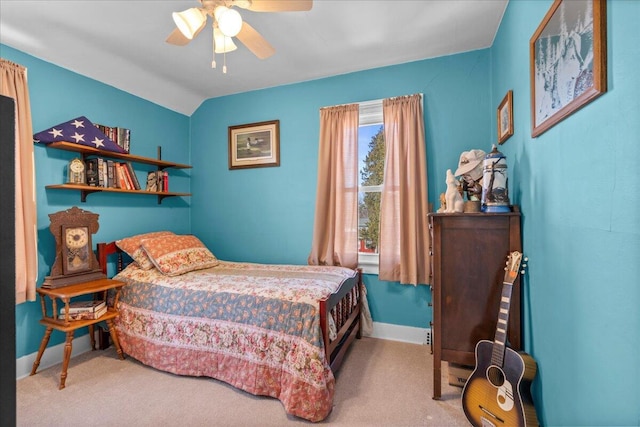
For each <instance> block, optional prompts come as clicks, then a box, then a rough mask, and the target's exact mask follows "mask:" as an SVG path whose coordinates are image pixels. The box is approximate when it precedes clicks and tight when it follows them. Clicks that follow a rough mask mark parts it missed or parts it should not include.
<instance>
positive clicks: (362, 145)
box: [358, 100, 385, 274]
mask: <svg viewBox="0 0 640 427" xmlns="http://www.w3.org/2000/svg"><path fill="white" fill-rule="evenodd" d="M384 157H385V147H384V124H383V117H382V100H376V101H369V102H361V103H360V104H359V129H358V175H359V178H358V266H359V267H360V268H362V270H363V272H364V273H368V274H378V242H379V234H380V197H381V195H382V188H383V184H384Z"/></svg>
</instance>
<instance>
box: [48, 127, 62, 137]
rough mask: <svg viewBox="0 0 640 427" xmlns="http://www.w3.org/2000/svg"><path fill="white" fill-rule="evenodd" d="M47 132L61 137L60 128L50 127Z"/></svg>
mask: <svg viewBox="0 0 640 427" xmlns="http://www.w3.org/2000/svg"><path fill="white" fill-rule="evenodd" d="M48 133H50V134H51V135H53V137H54V138H58V137H62V129H56V128H51V130H50V131H49V132H48Z"/></svg>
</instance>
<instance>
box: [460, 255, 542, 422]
mask: <svg viewBox="0 0 640 427" xmlns="http://www.w3.org/2000/svg"><path fill="white" fill-rule="evenodd" d="M521 261H522V254H521V253H520V252H517V251H514V252H512V253H511V254H510V255H509V256H508V259H507V267H506V268H505V275H504V281H503V283H502V296H501V298H500V311H499V313H498V322H497V325H496V334H495V338H494V340H493V342H491V341H489V340H481V341H479V342H478V344H476V351H475V356H476V366H475V369H474V370H473V372H472V373H471V376H470V377H469V379H468V380H467V382H466V383H465V386H464V389H463V390H462V408H463V409H464V414H465V415H466V417H467V419H468V420H469V422H470V423H471V424H472V425H474V426H476V427H499V426H505V427H506V426H509V427H511V426H537V425H538V417H537V416H536V411H535V408H534V406H533V399H532V398H531V390H530V388H531V382H532V381H533V378H534V377H535V375H536V370H537V366H536V362H535V360H533V358H532V357H531V356H529V355H528V354H526V353H524V352H516V351H514V350H513V349H511V348H509V347H507V345H506V339H507V325H508V322H509V307H510V305H511V292H512V289H513V283H514V282H515V280H516V278H517V277H518V273H519V272H520V268H521ZM525 266H526V265H525V264H523V265H522V268H524V267H525Z"/></svg>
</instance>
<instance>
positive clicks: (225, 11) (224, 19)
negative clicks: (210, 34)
mask: <svg viewBox="0 0 640 427" xmlns="http://www.w3.org/2000/svg"><path fill="white" fill-rule="evenodd" d="M215 17H216V21H218V27H219V28H220V31H222V33H223V34H224V35H225V36H227V37H235V36H236V35H238V33H239V32H240V29H241V28H242V16H240V13H238V11H237V10H234V9H229V8H226V7H224V6H220V7H218V8H217V9H216V10H215Z"/></svg>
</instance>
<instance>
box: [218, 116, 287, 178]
mask: <svg viewBox="0 0 640 427" xmlns="http://www.w3.org/2000/svg"><path fill="white" fill-rule="evenodd" d="M268 166H280V121H279V120H272V121H269V122H260V123H251V124H248V125H238V126H229V169H243V168H260V167H268Z"/></svg>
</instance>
